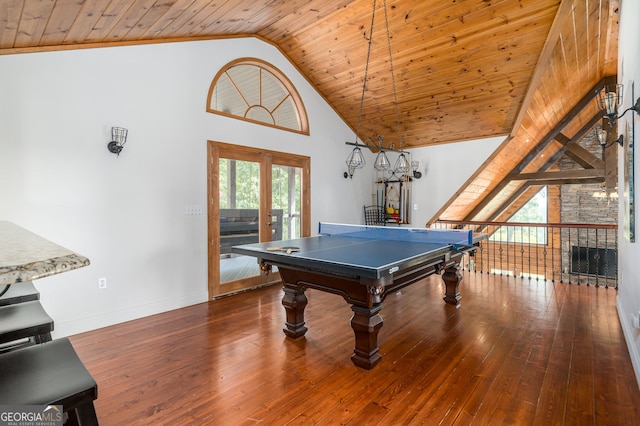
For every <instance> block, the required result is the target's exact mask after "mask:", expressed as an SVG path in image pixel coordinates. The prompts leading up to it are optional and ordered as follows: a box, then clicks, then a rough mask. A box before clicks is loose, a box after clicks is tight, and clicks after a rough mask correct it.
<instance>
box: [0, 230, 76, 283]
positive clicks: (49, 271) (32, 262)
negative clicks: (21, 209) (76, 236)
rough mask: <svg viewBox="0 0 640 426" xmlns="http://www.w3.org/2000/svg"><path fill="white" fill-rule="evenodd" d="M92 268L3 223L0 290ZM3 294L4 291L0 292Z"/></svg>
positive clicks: (48, 244)
mask: <svg viewBox="0 0 640 426" xmlns="http://www.w3.org/2000/svg"><path fill="white" fill-rule="evenodd" d="M87 265H89V259H87V258H86V257H84V256H81V255H79V254H77V253H74V252H72V251H71V250H69V249H66V248H64V247H61V246H59V245H57V244H54V243H52V242H51V241H49V240H46V239H44V238H42V237H40V236H38V235H36V234H34V233H32V232H29V231H27V230H26V229H24V228H21V227H20V226H18V225H16V224H14V223H12V222H9V221H0V286H5V285H9V284H13V283H17V282H21V281H32V280H35V279H38V278H43V277H48V276H50V275H55V274H59V273H61V272H67V271H71V270H73V269H78V268H82V267H84V266H87ZM0 290H2V288H0Z"/></svg>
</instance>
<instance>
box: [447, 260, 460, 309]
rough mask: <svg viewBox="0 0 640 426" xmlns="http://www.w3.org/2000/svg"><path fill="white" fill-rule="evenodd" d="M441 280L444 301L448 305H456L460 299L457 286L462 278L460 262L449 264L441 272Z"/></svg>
mask: <svg viewBox="0 0 640 426" xmlns="http://www.w3.org/2000/svg"><path fill="white" fill-rule="evenodd" d="M442 280H443V281H444V285H445V287H446V291H445V294H444V298H443V299H444V301H445V302H447V303H448V304H450V305H457V304H458V302H459V301H460V299H461V298H462V297H461V296H460V292H459V291H458V288H459V286H460V281H461V280H462V274H461V273H460V264H459V263H455V264H453V265H451V266H449V267H448V268H447V269H445V270H444V272H443V273H442Z"/></svg>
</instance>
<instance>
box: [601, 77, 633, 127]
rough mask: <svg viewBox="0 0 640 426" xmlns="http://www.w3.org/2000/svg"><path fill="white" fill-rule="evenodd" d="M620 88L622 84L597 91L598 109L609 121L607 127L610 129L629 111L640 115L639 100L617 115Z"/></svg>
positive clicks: (620, 102)
mask: <svg viewBox="0 0 640 426" xmlns="http://www.w3.org/2000/svg"><path fill="white" fill-rule="evenodd" d="M622 88H623V87H622V84H612V85H610V86H604V87H603V88H602V89H600V90H599V91H598V108H600V109H601V110H602V112H604V115H605V116H606V117H607V118H608V119H609V126H611V127H613V125H614V124H615V122H616V120H617V119H619V118H621V117H622V116H623V115H625V114H626V113H627V111H629V110H631V111H635V112H636V114H638V113H640V98H638V99H636V103H635V104H634V105H633V106H632V107H630V108H627V109H626V110H624V112H623V113H622V114H618V110H619V108H620V106H621V105H622Z"/></svg>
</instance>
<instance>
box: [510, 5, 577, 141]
mask: <svg viewBox="0 0 640 426" xmlns="http://www.w3.org/2000/svg"><path fill="white" fill-rule="evenodd" d="M572 5H573V2H572V0H562V1H561V2H560V5H559V6H558V9H557V11H556V16H555V18H554V20H553V23H552V24H551V29H550V30H549V33H548V35H547V38H546V40H545V43H544V47H543V48H542V51H541V52H540V57H539V59H538V63H537V65H536V67H535V70H534V71H533V74H532V76H531V82H530V83H529V88H528V89H527V93H526V94H525V96H524V99H523V100H522V102H521V103H520V111H519V112H518V114H517V116H516V119H515V121H514V122H513V127H512V129H513V130H512V132H511V136H515V132H516V131H517V130H518V128H519V127H520V124H521V123H522V119H523V117H524V115H525V114H526V113H527V109H528V108H529V104H530V103H531V100H532V99H533V96H534V94H535V91H536V88H537V87H538V85H539V84H540V81H541V79H542V75H543V74H544V72H545V70H546V66H547V64H548V63H549V59H550V58H551V54H552V53H553V50H554V48H555V47H556V44H557V41H558V37H559V35H560V32H561V31H562V24H563V20H564V19H565V18H566V16H567V14H568V13H569V11H570V9H571V7H572Z"/></svg>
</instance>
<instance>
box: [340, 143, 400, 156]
mask: <svg viewBox="0 0 640 426" xmlns="http://www.w3.org/2000/svg"><path fill="white" fill-rule="evenodd" d="M345 144H347V145H351V146H361V147H365V148H369V149H375V150H381V151H389V152H399V153H401V154H409V152H408V151H404V150H401V149H394V148H385V147H384V146H378V145H371V144H368V143H365V142H360V143H358V142H345Z"/></svg>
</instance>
